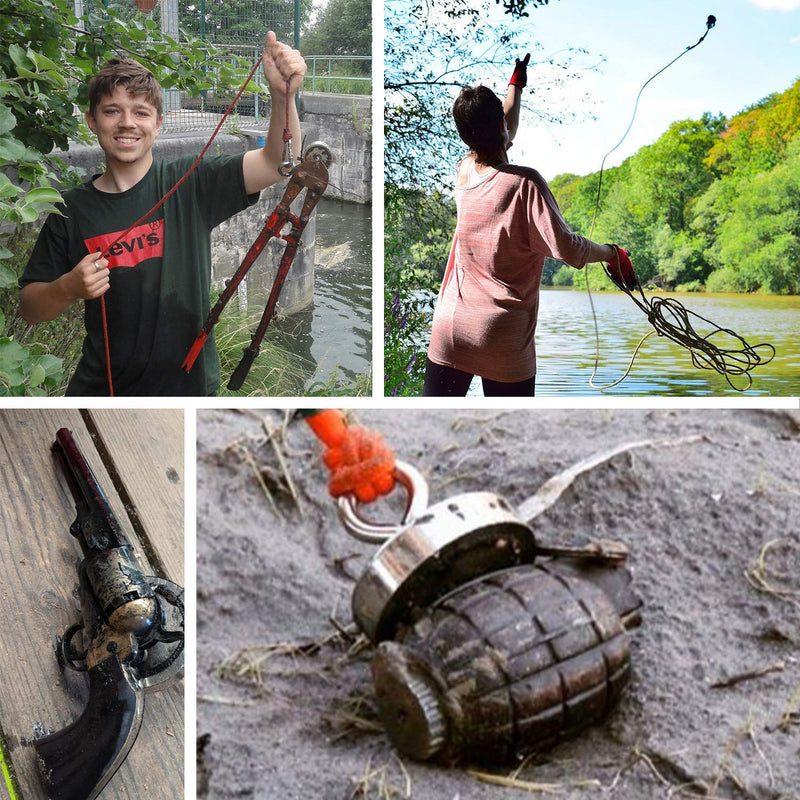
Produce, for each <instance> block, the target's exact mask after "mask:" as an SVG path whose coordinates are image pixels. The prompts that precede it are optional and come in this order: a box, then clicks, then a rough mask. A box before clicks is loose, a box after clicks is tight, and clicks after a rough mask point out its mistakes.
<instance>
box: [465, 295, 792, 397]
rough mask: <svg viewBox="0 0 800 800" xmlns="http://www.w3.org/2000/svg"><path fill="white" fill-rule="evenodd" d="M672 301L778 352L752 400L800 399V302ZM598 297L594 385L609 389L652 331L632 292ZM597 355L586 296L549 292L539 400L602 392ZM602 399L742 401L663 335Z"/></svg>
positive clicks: (540, 346) (542, 319)
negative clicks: (713, 398) (714, 397)
mask: <svg viewBox="0 0 800 800" xmlns="http://www.w3.org/2000/svg"><path fill="white" fill-rule="evenodd" d="M662 296H665V295H662ZM672 296H674V297H676V298H677V299H679V300H680V301H681V302H682V303H683V304H684V305H685V306H686V307H687V308H688V309H689V310H690V311H693V312H694V313H696V314H700V315H701V316H703V317H705V318H707V319H709V320H712V321H713V322H714V323H716V324H717V325H719V326H720V327H723V328H730V329H732V330H734V331H736V332H737V333H738V334H740V335H741V336H743V337H744V338H745V339H746V340H747V341H748V343H749V344H750V345H755V344H758V343H760V342H769V343H771V344H772V345H773V346H774V347H775V349H776V351H777V353H776V356H775V358H774V359H773V361H772V362H770V363H769V364H767V365H760V366H758V367H756V369H755V370H753V372H752V378H753V385H752V387H751V388H750V389H749V391H748V392H747V396H754V395H771V396H792V395H798V394H800V336H798V331H800V297H777V296H772V295H768V296H762V295H735V294H688V295H687V294H683V295H672ZM593 299H594V305H595V311H596V313H597V321H598V326H599V328H600V359H599V368H598V370H597V375H596V376H595V379H594V384H595V385H597V386H603V385H607V384H610V383H613V382H614V381H617V380H618V379H619V378H620V377H622V375H623V373H624V372H625V370H626V369H627V367H628V363H629V361H630V358H631V356H632V354H633V352H634V350H635V349H636V346H637V344H638V343H639V341H640V339H641V338H642V336H644V335H645V334H646V333H647V332H648V331H649V330H652V328H651V326H650V324H649V323H648V321H647V318H646V317H645V316H644V314H643V313H642V312H641V311H640V310H639V309H638V308H637V307H636V305H634V303H633V302H632V301H631V300H630V298H628V297H627V296H626V295H624V294H621V293H619V292H614V293H610V292H604V293H602V294H595V295H593ZM695 323H696V324H695ZM693 324H695V327H696V329H697V330H698V331H701V332H707V331H708V329H707V328H703V326H702V323H699V322H697V321H696V320H693ZM595 352H596V346H595V334H594V323H593V320H592V313H591V307H590V305H589V299H588V297H587V295H586V292H581V291H576V290H560V289H543V290H542V293H541V300H540V306H539V323H538V325H537V328H536V353H537V376H536V395H537V396H539V397H542V396H548V395H564V394H571V395H594V394H599V392H598V391H597V390H595V389H593V388H592V386H590V384H589V380H590V378H591V375H592V370H593V369H594V364H595ZM732 380H733V382H734V384H735V385H736V386H740V387H744V386H746V385H747V378H746V377H744V376H742V377H738V378H736V377H734V378H733V379H732ZM602 393H603V394H606V395H609V396H636V395H663V396H704V395H729V396H738V395H739V392H736V391H735V390H734V389H732V388H731V387H730V386H729V385H728V383H727V381H726V380H725V378H724V377H723V376H722V375H719V374H718V373H716V372H713V371H711V370H699V369H697V368H695V367H694V366H693V364H692V361H691V355H690V353H689V352H688V351H687V350H686V349H684V348H683V347H680V346H679V345H677V344H675V343H673V342H671V341H669V340H667V339H665V338H663V337H659V336H657V335H656V334H653V335H652V336H650V337H649V338H648V339H647V341H646V342H645V343H644V345H643V346H642V349H641V350H640V351H639V354H638V355H637V357H636V360H635V361H634V364H633V368H632V370H631V373H630V375H628V377H627V378H625V380H624V381H623V382H622V383H620V384H619V385H618V386H615V387H613V388H609V389H606V390H604V391H603V392H602ZM481 394H482V392H481V388H480V381H479V380H475V381H473V383H472V386H471V387H470V395H471V396H480V395H481Z"/></svg>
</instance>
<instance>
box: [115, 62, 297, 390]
mask: <svg viewBox="0 0 800 800" xmlns="http://www.w3.org/2000/svg"><path fill="white" fill-rule="evenodd" d="M260 64H261V58H259V59H258V61H256V64H255V66H254V67H253V69H251V70H250V74H249V75H248V76H247V78H246V79H245V82H244V83H243V84H242V85H241V88H240V89H239V91H238V92H237V93H236V97H234V98H233V100H232V101H231V104H230V105H229V106H228V108H227V109H226V111H225V113H224V114H223V115H222V119H220V121H219V124H218V125H217V127H216V128H215V129H214V133H212V134H211V138H209V140H208V141H207V142H206V144H205V146H204V147H203V149H202V150H201V151H200V155H199V156H197V158H196V159H195V160H194V163H193V164H192V165H191V166H190V167H189V169H187V170H186V172H185V173H184V175H183V177H181V178H180V179H179V180H178V181H177V182H176V183H175V185H174V186H173V187H172V188H171V189H170V190H169V191H168V192H167V193H166V194H165V195H164V196H163V197H162V198H161V199H160V200H159V201H158V202H157V203H156V204H155V205H154V206H153V207H152V208H151V209H150V210H149V211H148V212H147V213H146V214H144V215H142V216H141V217H139V219H137V220H136V222H134V223H133V225H131V226H130V227H129V228H128V229H127V230H125V231H123V232H122V233H121V234H120V235H119V236H117V238H116V239H114V241H113V242H111V244H110V245H109V246H108V247H107V248H106V249H105V251H104V252H103V253H102V254H101V256H100V257H101V258H107V257H108V255H109V254H110V251H111V248H112V247H114V245H115V244H117V243H118V242H119V241H121V240H122V239H124V238H125V237H126V236H127V235H128V234H129V233H130V232H131V231H132V230H133V229H134V228H135V227H136V226H137V225H141V224H142V223H143V222H144V221H145V220H146V219H147V218H148V217H150V216H152V215H153V214H154V213H155V212H156V211H158V209H159V208H161V206H163V205H164V203H166V202H167V200H168V199H169V198H170V197H171V196H172V195H173V194H174V193H175V192H176V191H177V190H178V187H179V186H180V185H181V184H182V183H183V182H184V181H185V180H186V179H187V178H188V177H189V176H190V175H191V174H192V173H193V172H194V170H195V169H196V168H197V165H198V164H199V163H200V161H201V160H202V158H203V156H204V155H205V154H206V152H207V151H208V148H209V147H211V143H212V142H213V141H214V139H215V137H216V135H217V134H218V133H219V131H220V128H222V124H223V123H224V122H225V120H226V119H227V118H228V115H229V114H230V113H231V111H232V110H233V107H234V106H235V105H236V103H237V102H238V100H239V98H240V97H241V96H242V93H243V92H244V90H245V88H246V87H247V84H248V83H250V81H251V79H252V78H253V75H255V74H256V70H257V69H258V67H259V65H260ZM287 86H288V82H287ZM286 119H287V122H286V126H287V128H288V126H289V122H288V119H289V112H288V108H287V112H286ZM100 308H101V310H102V315H103V342H104V344H105V351H106V371H107V373H108V391H109V394H110V395H111V397H114V383H113V381H112V378H111V355H110V349H109V342H108V322H107V319H106V299H105V296H104V295H101V296H100Z"/></svg>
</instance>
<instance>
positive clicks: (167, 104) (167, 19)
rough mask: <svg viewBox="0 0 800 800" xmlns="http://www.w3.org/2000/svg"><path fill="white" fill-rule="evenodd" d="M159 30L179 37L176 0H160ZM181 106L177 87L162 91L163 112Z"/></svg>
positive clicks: (175, 37) (177, 108)
mask: <svg viewBox="0 0 800 800" xmlns="http://www.w3.org/2000/svg"><path fill="white" fill-rule="evenodd" d="M161 31H162V33H164V34H166V35H167V36H170V37H171V38H173V39H175V40H176V41H177V39H178V38H179V37H180V31H179V30H178V0H161ZM180 107H181V93H180V91H178V90H177V89H168V90H167V91H166V92H164V113H165V114H166V113H168V112H169V111H178V110H179V109H180Z"/></svg>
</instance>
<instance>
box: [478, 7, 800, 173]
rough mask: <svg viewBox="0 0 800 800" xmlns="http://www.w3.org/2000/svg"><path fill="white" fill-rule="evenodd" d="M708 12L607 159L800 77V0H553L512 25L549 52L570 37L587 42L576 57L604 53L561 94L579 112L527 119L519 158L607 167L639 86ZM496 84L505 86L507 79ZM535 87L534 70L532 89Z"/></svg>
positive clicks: (559, 168)
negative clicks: (573, 117) (559, 118)
mask: <svg viewBox="0 0 800 800" xmlns="http://www.w3.org/2000/svg"><path fill="white" fill-rule="evenodd" d="M709 14H713V15H714V16H716V18H717V24H716V26H715V27H714V28H713V29H712V30H711V31H710V32H709V34H708V37H707V38H706V40H705V41H704V42H703V43H702V44H701V45H700V46H699V47H697V48H695V49H694V50H692V51H691V52H689V53H687V54H686V55H685V56H684V57H683V58H681V59H680V61H678V62H677V63H675V64H674V65H673V66H672V67H670V68H669V69H668V70H667V71H665V72H664V73H663V74H662V75H660V76H658V77H657V78H655V79H654V80H653V82H652V83H651V84H650V85H649V86H648V87H647V88H646V89H645V90H644V93H643V95H642V99H641V100H640V103H639V109H638V112H637V115H636V120H635V121H634V124H633V128H632V129H631V132H630V134H629V135H628V137H627V138H626V139H625V142H624V143H623V145H622V146H621V147H620V148H619V149H618V150H617V151H615V152H614V153H613V154H612V155H610V156H609V157H608V159H607V161H606V167H609V166H615V165H617V164H619V163H621V162H622V161H623V160H624V159H625V158H627V157H628V156H630V155H633V153H635V152H636V151H637V150H638V149H639V148H640V147H642V146H644V145H646V144H650V143H652V142H654V141H655V140H656V139H658V137H659V136H660V135H661V134H662V133H664V131H666V129H667V128H668V127H669V125H670V123H671V122H674V121H677V120H680V119H687V118H691V119H697V118H699V117H700V116H701V115H702V114H703V112H704V111H709V112H711V113H712V114H718V113H724V114H725V115H726V116H733V115H734V114H736V113H737V112H739V111H741V110H742V109H744V108H745V107H747V106H749V105H752V104H753V103H756V102H757V101H759V100H760V99H762V98H763V97H766V96H767V95H769V94H772V93H773V92H782V91H784V90H785V89H787V88H789V86H791V85H792V83H793V82H794V81H795V80H796V79H797V78H798V77H800V0H703V2H702V3H698V2H697V0H661V1H660V2H643V1H642V0H550V3H549V5H547V6H543V7H538V8H535V9H532V10H531V11H530V16H529V17H528V18H527V19H525V20H522V21H519V22H514V23H513V24H514V25H519V26H522V28H523V32H525V31H530V38H531V41H538V42H540V43H542V44H543V45H544V48H545V49H544V51H543V52H542V55H547V54H549V53H554V52H557V51H559V50H561V49H563V48H565V47H570V46H571V47H576V48H584V49H586V50H587V51H588V54H587V55H581V56H579V57H578V60H577V61H576V63H577V64H584V65H590V64H596V63H597V62H598V61H601V59H603V58H604V59H605V60H604V61H602V63H601V64H600V66H599V68H598V69H597V70H596V71H588V72H586V73H584V76H583V77H582V78H581V79H580V80H578V81H577V82H575V83H574V84H572V85H570V86H569V87H566V88H565V89H564V90H563V91H562V93H561V95H562V96H561V98H560V100H559V102H561V103H563V105H564V108H565V109H571V110H577V112H578V118H579V120H580V121H579V122H576V123H568V124H563V125H552V124H545V123H543V122H539V121H538V120H537V119H535V118H531V119H525V118H523V119H524V123H523V124H521V125H520V130H519V132H518V134H517V138H516V140H515V142H514V146H513V148H512V150H511V151H510V153H509V156H510V158H511V160H512V161H513V162H516V163H520V164H526V165H528V166H532V167H535V168H536V169H538V170H539V171H540V172H541V173H542V174H543V175H544V177H545V178H546V179H548V180H550V179H552V178H553V177H554V176H555V175H558V174H560V173H564V172H573V173H576V174H578V175H585V174H588V173H590V172H596V171H597V170H599V169H600V164H601V163H602V160H603V156H604V155H605V154H606V153H607V152H608V151H609V150H611V149H612V148H613V147H614V145H616V144H617V143H618V142H619V140H620V139H621V138H622V136H623V134H624V133H625V129H626V128H627V127H628V123H629V122H630V119H631V115H632V114H633V109H634V102H635V100H636V94H637V93H638V91H639V89H640V87H641V85H642V84H643V83H644V82H645V81H646V80H647V79H648V78H649V77H650V76H651V75H652V74H653V73H655V72H656V71H657V70H659V69H661V68H662V67H663V66H665V65H666V64H667V63H668V62H669V61H671V60H672V59H673V58H674V57H675V56H677V55H679V54H680V53H681V52H682V51H684V50H685V49H686V48H687V47H688V46H689V45H693V44H694V43H695V42H696V41H697V40H698V39H699V38H700V37H701V36H702V35H703V33H704V32H705V30H706V19H707V17H708V15H709ZM508 19H509V18H508V17H506V18H505V19H504V22H503V24H508ZM520 55H522V54H520ZM512 66H513V65H512ZM492 88H494V89H495V91H497V92H498V93H501V94H504V93H505V86H500V85H497V86H493V87H492ZM531 88H535V77H534V76H532V79H531V80H530V81H529V84H528V88H527V89H526V92H529V91H530V90H531ZM550 94H551V95H552V92H551V93H550ZM582 96H588V100H583V101H580V100H579V99H578V98H580V97H582ZM525 103H526V101H525V100H523V104H525ZM592 116H594V117H595V118H594V119H592V118H591V117H592Z"/></svg>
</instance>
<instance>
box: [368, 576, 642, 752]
mask: <svg viewBox="0 0 800 800" xmlns="http://www.w3.org/2000/svg"><path fill="white" fill-rule="evenodd" d="M626 578H627V580H629V575H627V573H626ZM373 675H374V679H375V690H376V695H377V699H378V704H379V707H380V709H381V716H382V717H383V720H384V722H385V724H386V727H387V731H388V733H389V736H390V738H391V739H392V741H393V743H394V744H395V746H396V747H397V749H398V750H400V752H401V753H403V754H405V755H408V756H410V757H412V758H417V759H435V760H438V761H442V762H445V763H456V762H466V763H476V764H503V763H510V762H513V761H514V760H516V759H518V758H521V757H523V756H525V755H527V754H528V753H531V752H533V751H537V750H542V749H545V748H547V747H549V746H552V745H553V744H554V743H555V742H556V741H557V740H558V739H559V738H561V737H563V736H569V735H571V734H573V733H575V732H576V731H578V730H580V729H581V728H584V727H586V726H587V725H591V724H593V723H596V722H598V721H600V720H601V719H602V718H603V717H604V716H605V715H606V714H607V712H608V711H609V710H610V709H611V708H612V706H613V705H614V704H615V702H616V700H617V699H618V697H619V695H620V693H621V692H622V690H623V688H624V687H625V685H626V684H627V683H628V680H629V676H630V650H629V640H628V636H627V633H626V631H625V627H624V625H623V623H622V620H621V618H620V614H619V613H618V611H617V608H616V607H615V603H614V601H613V600H612V598H611V597H609V595H607V594H606V592H605V591H603V589H601V588H600V587H599V586H597V585H595V583H593V582H592V581H591V580H586V579H584V578H582V577H579V576H577V574H576V573H575V571H574V570H570V569H566V570H565V569H561V568H560V565H559V564H558V563H557V562H555V561H549V562H542V563H537V564H536V565H530V564H528V565H524V566H520V567H515V568H512V569H507V570H503V571H501V572H497V573H494V574H492V575H489V576H486V577H484V578H482V579H479V580H476V581H474V582H472V583H469V584H468V585H466V586H463V587H461V588H460V589H458V590H456V591H454V592H452V593H451V594H450V595H448V596H447V597H445V598H443V599H442V600H440V601H438V602H437V603H436V604H435V605H433V606H431V608H430V609H428V612H427V613H426V614H425V615H424V616H423V617H422V618H421V619H419V620H417V621H416V622H415V623H414V624H413V625H412V626H410V627H409V628H407V629H406V630H405V631H404V632H403V633H402V634H400V635H399V636H397V637H396V639H395V641H384V642H382V643H381V644H380V646H379V648H378V652H377V655H376V657H375V660H374V662H373Z"/></svg>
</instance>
